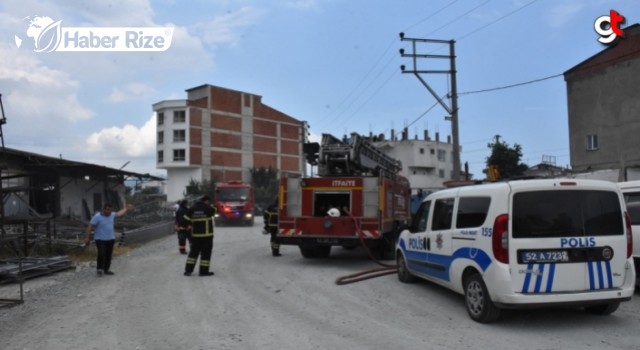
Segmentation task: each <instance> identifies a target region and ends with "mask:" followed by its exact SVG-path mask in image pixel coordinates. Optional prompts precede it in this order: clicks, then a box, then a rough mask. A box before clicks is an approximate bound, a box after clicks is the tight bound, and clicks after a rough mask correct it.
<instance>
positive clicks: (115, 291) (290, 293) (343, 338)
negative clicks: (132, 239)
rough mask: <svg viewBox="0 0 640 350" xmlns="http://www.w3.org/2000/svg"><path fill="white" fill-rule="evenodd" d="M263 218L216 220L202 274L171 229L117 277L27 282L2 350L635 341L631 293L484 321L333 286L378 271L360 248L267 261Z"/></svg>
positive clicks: (393, 279) (367, 289) (638, 329)
mask: <svg viewBox="0 0 640 350" xmlns="http://www.w3.org/2000/svg"><path fill="white" fill-rule="evenodd" d="M261 225H262V222H261V221H256V224H255V226H253V227H249V228H247V227H219V228H217V231H216V237H215V240H214V249H213V258H212V270H213V271H214V272H215V276H211V277H199V276H191V277H186V276H183V275H182V272H183V270H184V263H185V256H184V255H180V254H179V253H178V247H177V239H176V238H175V236H173V235H171V236H167V237H165V238H161V239H159V240H156V241H153V242H149V243H147V244H145V245H144V246H143V247H141V248H138V249H135V250H133V251H132V252H131V253H129V254H128V255H126V256H119V257H116V259H115V260H114V262H113V267H112V269H113V271H114V272H115V275H114V276H104V277H101V278H99V277H97V276H96V275H95V268H94V267H91V266H82V267H79V268H78V269H77V270H76V271H75V272H73V271H69V272H60V273H56V274H55V275H53V276H49V277H42V278H36V279H34V280H29V281H27V282H26V283H25V290H26V291H27V292H26V294H25V303H24V304H22V305H18V306H14V307H9V308H6V307H5V308H0V349H4V350H13V349H82V350H85V349H145V350H146V349H148V350H157V349H181V350H189V349H281V350H287V349H292V350H293V349H295V350H300V349H342V350H346V349H474V350H475V349H510V350H514V349H527V350H531V349H540V350H544V349H563V350H572V349H576V350H577V349H580V350H583V349H594V350H595V349H598V350H601V349H629V350H631V349H633V350H637V349H640V295H639V293H638V292H636V296H635V298H634V299H633V300H632V301H630V302H627V303H623V304H622V305H621V307H620V309H619V310H618V311H617V312H615V313H614V314H613V315H610V316H593V315H589V314H587V313H585V312H584V311H582V310H580V309H563V308H556V309H542V310H527V311H516V312H505V313H503V315H502V317H501V318H500V320H499V321H498V322H497V323H494V324H490V325H483V324H478V323H475V322H473V321H471V320H470V319H469V317H468V316H467V314H466V310H465V307H464V301H463V298H462V296H460V295H457V294H453V293H452V292H450V291H448V290H445V289H443V288H440V287H438V286H436V285H433V284H431V283H428V282H417V283H415V284H403V283H400V282H399V281H398V279H397V276H396V275H387V276H382V277H377V278H374V279H369V280H365V281H361V282H357V283H353V284H347V285H337V284H336V283H335V281H336V279H337V278H339V277H342V276H345V275H348V274H353V273H357V272H360V271H364V270H368V269H374V268H377V267H378V265H375V264H374V263H373V262H371V261H369V260H368V259H367V257H366V254H365V253H364V252H363V251H362V250H361V249H356V250H353V251H348V250H345V249H342V248H336V247H334V250H333V252H332V254H331V257H330V258H328V259H318V260H316V259H304V258H302V256H301V255H300V253H299V251H298V248H297V247H294V246H284V247H283V248H282V253H283V256H282V257H277V258H274V257H272V256H271V253H270V248H269V237H268V236H265V235H262V234H261V233H260V231H261ZM389 263H390V262H389ZM14 287H15V286H14Z"/></svg>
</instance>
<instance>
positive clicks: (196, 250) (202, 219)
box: [184, 196, 215, 276]
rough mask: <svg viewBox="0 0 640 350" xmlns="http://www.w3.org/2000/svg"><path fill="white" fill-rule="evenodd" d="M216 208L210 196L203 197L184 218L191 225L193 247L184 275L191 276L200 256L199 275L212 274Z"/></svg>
mask: <svg viewBox="0 0 640 350" xmlns="http://www.w3.org/2000/svg"><path fill="white" fill-rule="evenodd" d="M214 214H215V209H214V208H213V207H212V206H211V202H210V199H209V197H208V196H204V197H202V198H201V199H200V200H199V201H197V202H196V204H194V205H193V206H192V207H191V208H189V209H188V210H187V214H185V215H184V218H185V220H186V221H187V222H189V223H190V225H191V249H190V250H189V255H188V256H187V263H186V264H185V267H184V275H185V276H191V274H192V273H193V270H194V269H195V268H196V262H197V261H198V256H200V272H199V274H198V275H199V276H212V275H213V272H212V271H209V266H210V263H211V251H212V250H213V216H214Z"/></svg>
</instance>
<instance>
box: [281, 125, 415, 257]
mask: <svg viewBox="0 0 640 350" xmlns="http://www.w3.org/2000/svg"><path fill="white" fill-rule="evenodd" d="M309 145H311V146H312V147H305V152H306V153H307V160H308V161H309V162H310V163H312V164H314V163H315V164H317V165H318V177H299V176H297V177H293V176H285V177H282V178H281V181H280V193H279V201H280V203H279V204H280V206H279V218H278V219H279V220H278V226H279V227H278V228H279V231H278V236H277V240H278V241H279V242H280V244H285V245H297V246H299V247H300V252H301V254H302V256H304V257H305V258H323V257H328V256H329V254H330V253H331V247H332V246H342V247H345V248H347V249H350V248H355V247H356V246H358V245H359V244H361V243H364V244H366V245H367V247H368V248H369V249H370V251H371V252H373V253H374V254H375V255H376V256H377V257H378V258H383V259H391V258H393V255H394V251H395V245H396V242H397V238H398V234H399V232H398V228H399V227H400V226H401V225H403V224H407V223H408V222H409V221H410V206H409V200H410V194H411V190H410V186H409V182H408V180H407V179H406V178H405V177H402V176H400V175H398V174H397V173H398V172H399V171H400V170H401V169H402V165H401V163H400V161H397V160H395V159H393V158H391V157H389V156H387V155H386V154H384V153H383V152H381V151H380V150H378V149H377V148H376V147H375V146H374V145H373V144H372V143H371V142H369V140H367V139H366V138H364V137H361V136H359V135H358V134H356V133H352V134H351V138H350V140H348V141H347V140H344V141H342V140H340V139H337V138H336V137H334V136H332V135H329V134H323V135H322V141H321V143H320V144H317V143H315V144H306V145H305V146H309ZM313 146H315V147H313ZM314 148H315V149H314ZM309 149H311V150H312V151H311V152H309ZM315 152H317V156H316V155H315ZM310 154H313V155H312V156H309V155H310Z"/></svg>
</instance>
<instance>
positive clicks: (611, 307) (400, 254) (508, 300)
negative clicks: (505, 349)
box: [396, 179, 635, 323]
mask: <svg viewBox="0 0 640 350" xmlns="http://www.w3.org/2000/svg"><path fill="white" fill-rule="evenodd" d="M632 249H633V243H632V233H631V224H630V220H629V217H628V215H627V214H626V212H625V205H624V201H623V197H622V194H621V192H620V190H619V189H618V187H617V186H616V184H614V183H612V182H607V181H599V180H575V179H537V180H515V181H507V182H499V183H491V184H483V185H472V186H466V187H458V188H450V189H445V190H441V191H437V192H434V193H431V194H430V195H429V196H427V197H426V198H425V200H424V201H423V202H422V205H421V206H420V207H419V208H418V211H417V212H416V215H415V217H414V219H413V221H412V225H411V227H410V229H408V230H404V231H403V232H402V233H401V234H400V237H399V239H398V244H397V249H396V259H397V267H398V269H397V270H398V278H399V279H400V281H402V282H412V281H414V280H416V278H422V279H425V280H428V281H431V282H434V283H437V284H439V285H442V286H444V287H446V288H449V289H451V290H453V291H455V292H457V293H460V294H462V295H464V298H465V302H466V308H467V312H468V314H469V316H470V317H471V319H473V320H474V321H477V322H481V323H488V322H493V321H495V320H496V319H497V318H498V317H499V315H500V311H501V309H512V308H527V307H542V306H580V307H584V308H585V309H586V310H587V311H588V312H590V313H593V314H600V315H607V314H610V313H612V312H614V311H615V310H616V309H617V308H618V306H619V304H620V302H622V301H628V300H630V299H631V297H632V296H633V292H634V283H635V270H634V266H633V262H632V259H631V253H632Z"/></svg>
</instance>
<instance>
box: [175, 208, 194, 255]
mask: <svg viewBox="0 0 640 350" xmlns="http://www.w3.org/2000/svg"><path fill="white" fill-rule="evenodd" d="M187 203H188V202H187V201H186V200H182V201H180V202H179V207H178V210H176V233H177V234H178V250H179V251H180V254H187V241H188V242H189V249H191V227H189V222H188V221H187V220H186V219H185V218H184V215H185V214H186V213H187V211H188V210H189V207H187Z"/></svg>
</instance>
